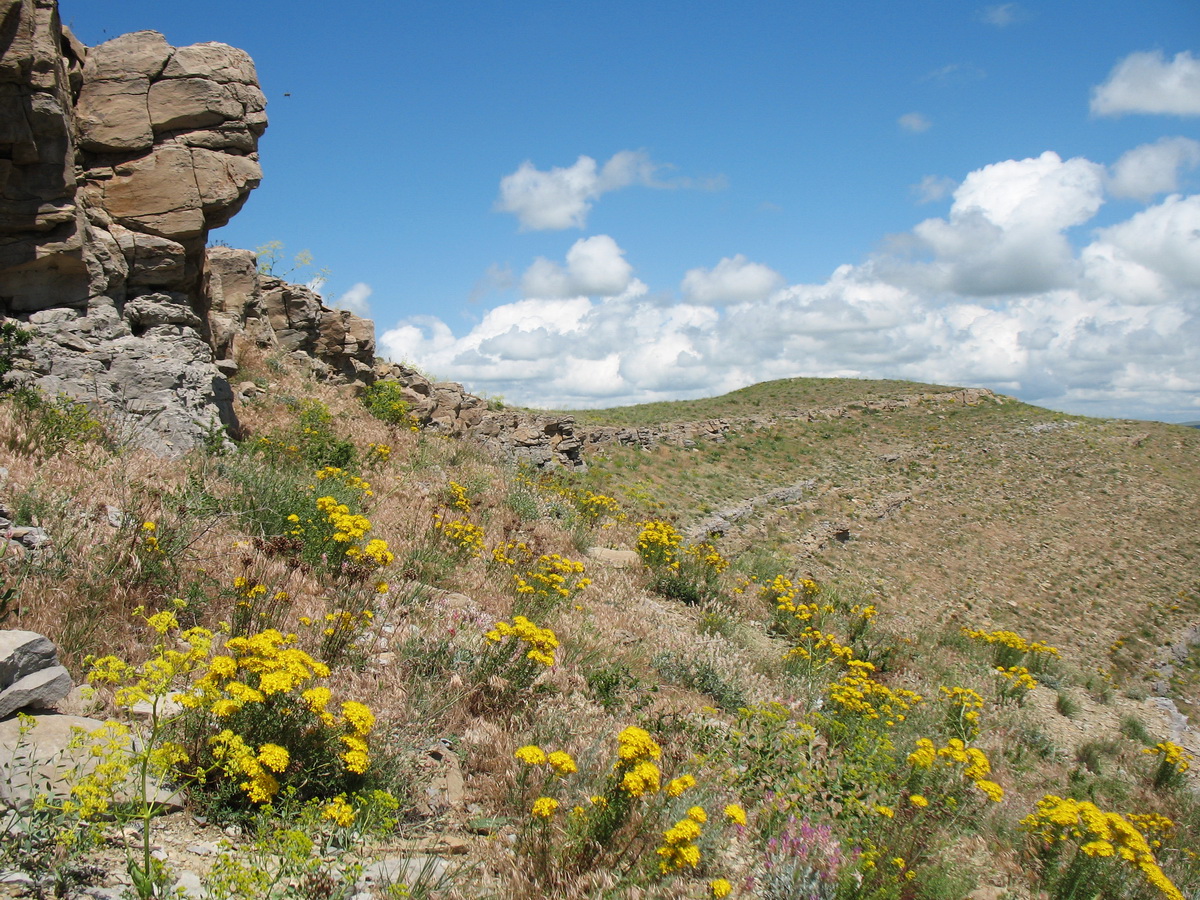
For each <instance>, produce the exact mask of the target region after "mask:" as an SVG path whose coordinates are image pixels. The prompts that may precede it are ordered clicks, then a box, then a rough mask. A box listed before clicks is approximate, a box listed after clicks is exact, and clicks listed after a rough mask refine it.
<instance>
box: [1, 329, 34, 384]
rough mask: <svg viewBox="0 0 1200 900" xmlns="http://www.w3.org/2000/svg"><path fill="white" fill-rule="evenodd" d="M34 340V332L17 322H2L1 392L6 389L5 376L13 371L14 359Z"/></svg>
mask: <svg viewBox="0 0 1200 900" xmlns="http://www.w3.org/2000/svg"><path fill="white" fill-rule="evenodd" d="M32 339H33V334H32V332H30V331H27V330H26V329H24V328H22V327H21V326H20V325H18V324H17V323H16V322H0V392H2V391H4V390H5V389H6V385H5V382H4V376H5V375H6V374H7V373H8V372H11V371H12V367H13V359H15V358H16V356H17V353H18V351H19V350H20V349H21V348H22V347H24V346H25V345H26V344H28V343H29V342H30V341H31V340H32Z"/></svg>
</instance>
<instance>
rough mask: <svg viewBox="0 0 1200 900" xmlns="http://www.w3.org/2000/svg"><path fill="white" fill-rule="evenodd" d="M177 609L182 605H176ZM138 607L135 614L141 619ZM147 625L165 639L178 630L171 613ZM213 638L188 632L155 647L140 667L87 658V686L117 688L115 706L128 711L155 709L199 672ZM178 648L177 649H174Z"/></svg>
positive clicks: (165, 612) (109, 658)
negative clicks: (140, 706) (136, 707)
mask: <svg viewBox="0 0 1200 900" xmlns="http://www.w3.org/2000/svg"><path fill="white" fill-rule="evenodd" d="M175 605H176V607H182V606H183V605H184V603H183V601H182V600H176V601H175ZM142 613H143V610H142V608H141V607H139V608H138V609H137V610H136V614H138V615H142ZM145 621H146V624H147V625H148V626H149V627H150V628H151V629H152V630H153V631H155V632H157V633H158V634H160V635H163V636H165V635H166V634H167V632H169V631H174V630H177V629H178V628H179V622H178V620H177V618H176V616H175V613H174V611H172V610H163V611H161V612H157V613H154V614H153V615H151V616H148V617H146V619H145ZM212 641H213V634H212V632H211V631H209V630H208V629H206V628H189V629H187V630H186V631H183V632H181V633H180V634H179V635H178V637H177V638H176V639H175V640H174V641H172V642H171V644H173V646H171V644H168V642H167V641H166V640H164V641H162V642H160V643H159V644H157V645H156V647H155V650H156V653H155V655H154V656H152V657H150V659H148V660H146V661H145V662H144V663H142V664H141V665H139V666H131V665H129V664H128V663H126V662H125V661H124V660H122V659H120V658H119V657H116V656H111V655H110V656H103V657H101V658H99V659H93V658H91V657H88V658H87V659H86V660H85V661H84V662H85V663H87V664H88V665H89V668H90V671H89V673H88V682H89V683H90V684H96V683H103V684H113V685H119V687H118V688H117V691H116V695H115V697H114V701H115V702H116V704H117V706H119V707H121V708H122V709H131V708H132V707H133V706H134V704H136V703H139V702H143V703H149V704H151V705H152V706H154V705H155V704H156V703H157V702H158V701H159V699H160V698H162V697H164V696H166V694H167V693H168V692H169V691H170V690H171V689H172V688H173V687H174V686H175V685H176V683H177V682H179V681H181V680H183V679H186V678H188V677H190V676H192V675H193V674H194V673H196V672H199V671H201V670H202V669H203V668H204V664H205V662H206V660H207V659H208V652H209V650H210V648H211V647H212ZM177 648H178V649H177Z"/></svg>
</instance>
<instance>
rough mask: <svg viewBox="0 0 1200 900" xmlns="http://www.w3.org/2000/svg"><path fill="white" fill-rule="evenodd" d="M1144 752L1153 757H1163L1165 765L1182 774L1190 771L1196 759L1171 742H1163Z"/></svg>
mask: <svg viewBox="0 0 1200 900" xmlns="http://www.w3.org/2000/svg"><path fill="white" fill-rule="evenodd" d="M1142 752H1143V753H1149V754H1150V755H1151V756H1160V757H1162V762H1163V763H1165V764H1166V765H1168V766H1170V767H1171V768H1172V769H1174V770H1175V771H1176V772H1178V773H1180V774H1183V773H1184V772H1186V771H1187V770H1188V769H1190V768H1191V763H1192V760H1193V759H1195V757H1194V756H1192V754H1190V753H1188V752H1187V751H1186V750H1184V749H1183V748H1182V747H1180V746H1179V745H1178V744H1175V743H1172V742H1171V741H1162V742H1160V743H1158V744H1155V745H1154V746H1153V747H1147V748H1146V749H1145V750H1143V751H1142Z"/></svg>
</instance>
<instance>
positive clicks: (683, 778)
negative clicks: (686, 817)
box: [663, 774, 696, 797]
mask: <svg viewBox="0 0 1200 900" xmlns="http://www.w3.org/2000/svg"><path fill="white" fill-rule="evenodd" d="M695 786H696V776H695V775H692V774H683V775H680V776H679V777H678V778H672V779H671V780H670V781H668V782H667V786H666V787H665V788H664V789H663V793H665V794H666V795H667V796H668V797H678V796H680V795H681V794H682V793H683V792H684V791H687V790H690V789H691V788H694V787H695Z"/></svg>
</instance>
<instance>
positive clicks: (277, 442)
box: [253, 399, 358, 469]
mask: <svg viewBox="0 0 1200 900" xmlns="http://www.w3.org/2000/svg"><path fill="white" fill-rule="evenodd" d="M292 404H293V405H294V407H295V409H296V411H297V412H298V416H297V420H296V424H295V425H294V426H292V427H291V428H288V429H286V430H284V431H281V432H274V433H272V434H268V435H266V436H264V437H260V438H259V439H258V440H257V441H255V442H254V445H253V447H254V449H255V450H257V451H258V452H259V453H260V454H261V455H262V457H263V458H264V459H266V460H267V461H268V462H271V463H273V464H275V465H285V466H286V465H288V464H292V465H294V466H297V467H303V468H321V467H322V466H335V467H337V468H339V469H352V468H354V467H355V466H356V465H357V463H358V450H357V448H356V447H355V446H354V443H353V442H352V441H348V440H346V439H345V438H341V437H339V436H338V435H337V433H336V432H335V431H334V428H333V413H331V412H330V411H329V407H328V406H326V405H325V404H324V403H322V402H321V401H320V400H311V399H310V400H301V401H298V402H297V401H292Z"/></svg>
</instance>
